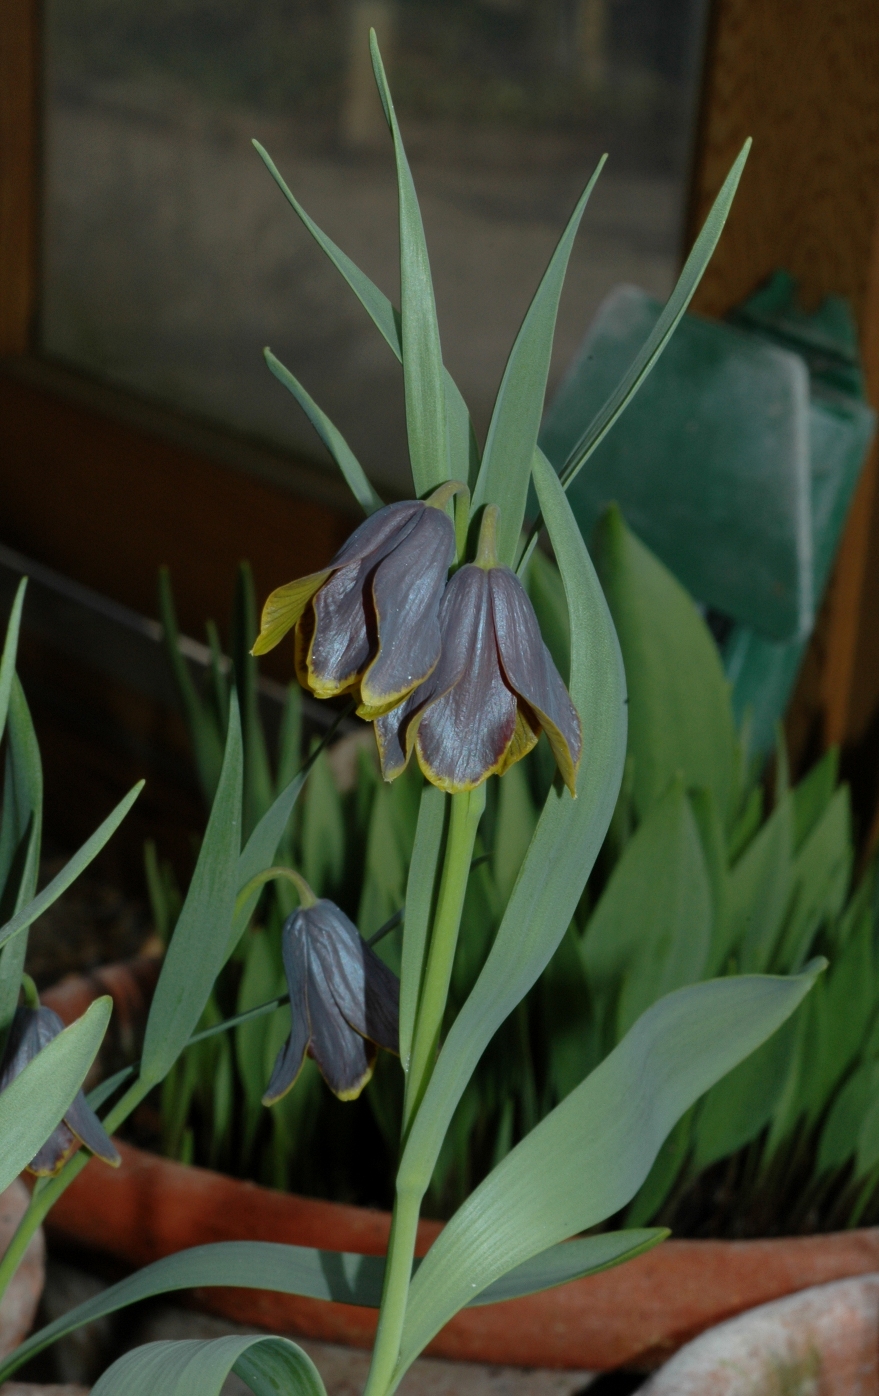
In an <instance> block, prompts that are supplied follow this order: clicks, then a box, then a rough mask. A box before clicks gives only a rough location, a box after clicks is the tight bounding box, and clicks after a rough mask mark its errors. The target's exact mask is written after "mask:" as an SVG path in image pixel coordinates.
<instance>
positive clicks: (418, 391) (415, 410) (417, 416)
mask: <svg viewBox="0 0 879 1396" xmlns="http://www.w3.org/2000/svg"><path fill="white" fill-rule="evenodd" d="M369 47H370V52H371V54H372V66H373V71H374V72H375V80H376V83H377V84H378V90H379V93H380V95H381V99H382V105H383V106H384V109H385V116H386V117H387V120H388V125H389V127H390V130H391V136H392V137H393V141H394V159H395V161H396V165H397V192H398V196H399V200H400V306H401V316H400V335H401V339H402V343H403V386H404V389H405V393H406V428H407V432H408V436H409V460H410V463H411V466H412V478H413V480H414V481H415V493H416V494H418V495H423V494H426V493H427V491H428V490H431V489H435V488H436V486H437V485H441V484H442V482H443V480H447V479H448V467H449V446H448V435H447V428H446V400H445V393H444V383H443V359H442V351H441V350H440V338H439V326H438V325H437V320H436V303H435V301H434V296H433V282H432V280H431V276H430V262H429V261H428V256H427V244H426V242H425V240H424V226H423V224H422V221H421V210H420V209H419V207H418V197H417V195H416V193H415V185H414V183H413V181H412V172H411V170H410V169H409V162H408V160H407V159H406V152H405V150H404V149H403V141H402V137H401V136H400V128H399V126H398V125H397V117H396V115H395V112H394V103H393V100H392V98H391V93H390V89H389V87H388V81H387V78H386V77H385V70H384V65H383V64H382V60H381V54H380V53H379V48H378V40H377V39H376V37H375V32H374V31H372V32H371V33H370V36H369Z"/></svg>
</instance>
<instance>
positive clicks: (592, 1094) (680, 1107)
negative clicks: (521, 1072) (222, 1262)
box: [395, 962, 823, 1376]
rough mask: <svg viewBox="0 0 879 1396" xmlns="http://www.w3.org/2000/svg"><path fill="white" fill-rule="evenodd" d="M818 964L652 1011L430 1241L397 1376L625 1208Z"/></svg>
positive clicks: (700, 987)
mask: <svg viewBox="0 0 879 1396" xmlns="http://www.w3.org/2000/svg"><path fill="white" fill-rule="evenodd" d="M822 966H823V962H820V963H819V962H816V965H815V966H813V967H810V968H809V969H808V970H807V971H806V972H804V973H803V974H801V975H798V976H796V977H794V978H781V977H774V976H772V977H770V976H741V977H738V978H729V979H715V980H711V981H710V982H708V983H703V984H692V985H689V986H688V987H687V988H684V989H678V990H676V992H675V993H673V994H668V995H667V996H666V997H665V998H663V999H660V1001H659V1002H658V1003H656V1004H654V1005H653V1007H652V1008H649V1009H648V1010H647V1012H646V1013H645V1014H643V1016H642V1017H641V1018H639V1020H638V1022H637V1023H636V1024H635V1026H634V1027H633V1028H631V1029H630V1031H629V1032H628V1033H627V1034H626V1036H625V1037H624V1038H623V1040H622V1042H620V1044H619V1045H618V1046H617V1047H616V1048H615V1049H614V1050H613V1052H611V1053H610V1055H609V1056H608V1057H606V1058H605V1059H604V1061H603V1062H602V1063H601V1064H600V1066H598V1067H596V1069H595V1071H593V1072H592V1073H591V1075H589V1076H588V1077H587V1078H586V1080H585V1081H584V1082H583V1083H582V1084H581V1085H580V1086H578V1087H577V1088H576V1090H574V1091H572V1092H571V1094H570V1095H569V1096H568V1097H567V1098H566V1099H565V1100H563V1101H562V1103H561V1104H560V1105H557V1106H556V1108H555V1109H554V1110H553V1111H552V1112H551V1113H550V1114H549V1115H547V1116H546V1117H545V1118H544V1119H543V1120H542V1121H541V1122H540V1124H539V1125H537V1127H536V1128H535V1129H533V1130H532V1131H531V1133H530V1134H529V1135H527V1136H526V1137H525V1139H523V1140H522V1142H521V1143H520V1144H518V1145H517V1146H516V1148H515V1149H513V1150H512V1152H511V1153H509V1154H508V1155H507V1157H506V1158H505V1159H504V1160H503V1162H502V1163H501V1164H499V1165H498V1167H497V1168H495V1169H494V1171H493V1172H492V1173H490V1174H489V1176H488V1177H487V1178H486V1179H485V1180H484V1182H482V1183H481V1184H480V1185H479V1187H478V1188H477V1189H476V1191H475V1192H473V1193H472V1194H471V1196H470V1197H469V1198H468V1199H467V1201H466V1202H465V1203H464V1204H463V1206H462V1207H460V1208H459V1209H458V1211H457V1212H456V1213H455V1215H454V1216H453V1217H452V1219H451V1221H450V1222H449V1223H448V1224H447V1226H446V1227H445V1228H444V1230H443V1231H442V1232H441V1233H440V1235H439V1237H438V1238H437V1240H436V1241H435V1242H434V1243H433V1245H432V1246H431V1248H430V1250H429V1251H428V1253H427V1256H426V1257H425V1259H424V1260H423V1262H422V1264H421V1266H420V1267H419V1270H418V1273H417V1274H416V1275H415V1277H414V1279H413V1281H412V1284H411V1287H410V1291H409V1302H408V1305H407V1308H406V1319H405V1323H404V1327H403V1336H402V1341H401V1350H400V1358H399V1362H398V1365H397V1369H396V1373H395V1375H396V1376H399V1375H401V1374H402V1372H404V1371H405V1370H406V1368H407V1367H408V1366H409V1365H410V1363H411V1362H412V1361H413V1360H414V1359H415V1357H417V1355H418V1353H419V1352H421V1350H422V1349H423V1348H424V1347H425V1346H426V1345H427V1343H429V1342H430V1340H431V1338H432V1337H433V1336H434V1334H435V1333H437V1332H438V1331H439V1329H440V1328H441V1327H442V1326H443V1324H444V1323H447V1322H448V1320H449V1319H450V1318H451V1317H452V1315H453V1314H455V1313H457V1312H458V1310H459V1309H460V1308H462V1307H463V1305H464V1304H466V1303H467V1301H468V1300H469V1299H470V1298H472V1297H473V1295H474V1294H478V1293H479V1292H480V1290H482V1289H484V1288H485V1286H486V1285H488V1284H491V1283H492V1282H493V1281H495V1280H497V1279H499V1278H500V1276H501V1275H503V1274H505V1273H506V1272H507V1271H508V1270H509V1269H512V1268H513V1266H515V1265H521V1264H522V1263H523V1262H524V1261H525V1260H527V1259H529V1257H531V1256H533V1255H536V1254H538V1253H539V1252H540V1251H542V1250H545V1249H546V1248H547V1247H548V1246H551V1245H553V1244H556V1243H558V1242H560V1241H562V1240H563V1239H564V1238H565V1237H566V1236H570V1235H572V1234H573V1233H576V1232H579V1231H585V1230H587V1229H588V1228H590V1227H592V1226H595V1225H597V1224H598V1223H599V1222H600V1221H602V1220H604V1218H606V1217H609V1216H612V1215H613V1214H614V1213H615V1212H617V1211H619V1209H620V1208H621V1207H624V1206H625V1204H626V1203H627V1202H628V1201H629V1200H630V1198H632V1197H633V1196H634V1194H635V1193H636V1192H637V1190H638V1188H639V1187H640V1186H641V1184H642V1183H643V1182H644V1179H645V1178H646V1177H647V1175H648V1173H649V1171H650V1168H651V1166H652V1164H653V1160H654V1159H655V1158H656V1155H657V1153H658V1151H659V1148H660V1145H661V1144H662V1142H663V1140H664V1139H665V1137H666V1135H667V1134H668V1133H669V1131H670V1130H671V1129H672V1127H673V1126H674V1124H675V1122H676V1121H677V1120H678V1119H680V1117H681V1116H682V1115H683V1114H684V1112H685V1111H686V1110H688V1109H689V1107H690V1106H691V1105H692V1104H693V1103H694V1102H695V1101H696V1100H698V1098H699V1097H700V1096H701V1095H702V1094H703V1093H704V1092H705V1091H706V1090H707V1089H708V1088H709V1087H710V1086H712V1085H713V1084H714V1082H715V1081H717V1080H719V1078H720V1077H721V1076H723V1075H725V1074H726V1072H727V1071H729V1070H731V1069H732V1067H734V1066H736V1065H737V1064H738V1063H739V1062H740V1061H742V1060H743V1059H744V1058H745V1057H746V1056H748V1054H749V1053H751V1052H753V1051H754V1049H755V1048H756V1047H759V1046H760V1044H761V1043H762V1042H764V1041H765V1040H766V1039H767V1038H768V1037H769V1036H770V1035H771V1034H772V1033H773V1032H775V1031H776V1029H777V1028H779V1027H780V1026H781V1024H782V1023H783V1022H784V1021H785V1020H786V1019H787V1018H788V1017H789V1016H790V1014H791V1013H792V1012H793V1011H794V1009H795V1008H796V1007H797V1006H798V1004H799V1003H801V1002H802V999H803V997H804V996H805V994H806V993H807V992H808V990H809V989H810V988H811V986H812V984H813V982H814V980H815V976H816V974H817V973H819V972H820V969H821V967H822Z"/></svg>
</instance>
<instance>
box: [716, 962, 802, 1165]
mask: <svg viewBox="0 0 879 1396" xmlns="http://www.w3.org/2000/svg"><path fill="white" fill-rule="evenodd" d="M819 989H820V985H816V988H815V991H814V992H816V993H817V992H818V991H819ZM796 1049H797V1023H796V1019H791V1018H789V1019H788V1021H787V1022H786V1023H785V1024H784V1026H783V1027H782V1028H780V1029H779V1031H778V1032H777V1033H775V1034H774V1035H773V1036H772V1037H770V1038H769V1041H768V1042H764V1043H763V1046H762V1047H758V1048H757V1051H756V1052H753V1053H752V1054H751V1056H750V1057H746V1058H745V1060H744V1061H743V1062H741V1063H740V1064H739V1066H737V1067H735V1068H734V1070H732V1071H731V1072H730V1073H729V1075H728V1076H724V1078H723V1080H722V1081H718V1083H717V1085H716V1086H713V1087H712V1089H711V1090H710V1091H709V1092H708V1095H707V1096H706V1097H705V1099H704V1101H703V1102H702V1104H701V1106H700V1107H699V1115H698V1118H697V1120H696V1127H695V1146H694V1152H693V1161H692V1170H691V1171H692V1174H693V1176H695V1175H696V1174H697V1173H701V1172H702V1171H703V1170H704V1169H706V1168H709V1167H710V1166H711V1164H712V1163H717V1162H718V1160H719V1159H724V1158H729V1156H730V1154H734V1153H735V1152H736V1150H737V1149H742V1148H744V1146H745V1145H746V1144H750V1142H751V1140H752V1139H756V1138H757V1135H758V1134H759V1133H760V1131H761V1130H762V1129H763V1128H764V1127H765V1126H766V1125H767V1124H768V1123H769V1121H770V1120H771V1119H772V1116H773V1115H774V1113H775V1111H776V1109H777V1107H778V1105H779V1102H780V1101H781V1099H782V1097H783V1095H784V1090H785V1085H786V1083H787V1080H788V1077H789V1075H790V1072H791V1071H792V1070H793V1068H794V1060H795V1056H796Z"/></svg>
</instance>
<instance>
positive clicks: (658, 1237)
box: [467, 1227, 669, 1308]
mask: <svg viewBox="0 0 879 1396" xmlns="http://www.w3.org/2000/svg"><path fill="white" fill-rule="evenodd" d="M668 1234H669V1233H668V1231H666V1230H665V1228H664V1227H653V1228H641V1229H635V1230H631V1231H603V1232H601V1234H600V1235H598V1236H581V1237H578V1239H577V1240H575V1241H563V1242H562V1243H561V1244H560V1245H558V1246H550V1247H548V1249H547V1250H545V1251H541V1252H540V1254H539V1255H535V1256H532V1258H531V1259H530V1260H526V1261H523V1263H522V1264H521V1265H517V1266H516V1268H515V1269H514V1270H509V1271H507V1273H506V1274H505V1275H502V1276H501V1278H500V1279H498V1280H495V1281H494V1282H493V1283H492V1284H490V1285H488V1286H487V1288H486V1289H483V1290H482V1291H481V1292H480V1293H479V1294H477V1295H476V1297H475V1298H474V1299H471V1300H470V1301H469V1303H468V1305H467V1307H468V1308H478V1307H479V1306H480V1305H482V1304H498V1303H500V1302H501V1301H502V1300H505V1299H520V1298H521V1297H522V1296H523V1295H525V1294H539V1293H540V1292H541V1291H542V1290H544V1289H555V1288H556V1286H558V1285H563V1284H568V1283H569V1282H570V1281H571V1280H581V1279H583V1277H584V1276H585V1275H596V1274H598V1272H599V1271H600V1270H609V1269H610V1268H611V1267H612V1266H614V1265H622V1264H623V1263H624V1261H627V1260H634V1258H635V1256H636V1255H643V1254H644V1252H645V1251H651V1250H652V1249H653V1247H654V1246H656V1245H658V1244H659V1242H660V1241H664V1240H665V1238H666V1236H668Z"/></svg>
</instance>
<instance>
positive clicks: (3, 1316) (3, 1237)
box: [0, 1178, 46, 1357]
mask: <svg viewBox="0 0 879 1396" xmlns="http://www.w3.org/2000/svg"><path fill="white" fill-rule="evenodd" d="M29 1201H30V1194H29V1193H28V1190H27V1188H26V1187H25V1185H24V1183H22V1182H21V1180H20V1179H19V1178H16V1180H15V1182H14V1183H11V1184H10V1185H9V1187H8V1188H7V1189H6V1191H5V1192H3V1193H0V1254H5V1252H6V1248H7V1246H8V1245H9V1243H10V1241H11V1240H12V1238H13V1236H14V1235H15V1231H16V1228H17V1227H18V1223H19V1222H20V1221H21V1219H22V1217H23V1216H24V1213H25V1210H26V1209H27V1205H28V1202H29ZM45 1256H46V1246H45V1242H44V1240H43V1233H42V1231H41V1230H40V1231H37V1232H35V1234H34V1236H33V1237H32V1239H31V1242H30V1245H29V1246H28V1248H27V1250H26V1251H25V1253H24V1257H23V1259H22V1262H21V1264H20V1265H19V1267H18V1269H17V1271H16V1272H15V1275H14V1276H13V1278H12V1280H11V1281H10V1283H9V1288H8V1289H7V1291H6V1293H5V1294H4V1296H3V1300H2V1303H0V1357H5V1356H6V1354H7V1353H9V1352H11V1351H12V1349H13V1348H14V1347H17V1346H18V1344H19V1343H20V1342H21V1340H22V1338H24V1337H25V1336H26V1335H27V1334H28V1333H29V1332H30V1330H31V1327H32V1325H33V1321H34V1317H35V1315H36V1312H37V1305H38V1304H39V1302H40V1295H41V1294H42V1292H43V1280H44V1277H45Z"/></svg>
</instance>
